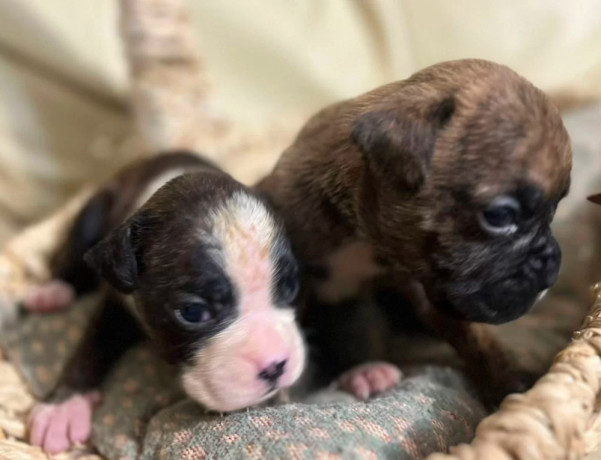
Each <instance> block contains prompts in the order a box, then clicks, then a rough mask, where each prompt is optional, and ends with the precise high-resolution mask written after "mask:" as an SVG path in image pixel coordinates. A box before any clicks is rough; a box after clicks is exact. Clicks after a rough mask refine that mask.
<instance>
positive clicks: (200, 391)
mask: <svg viewBox="0 0 601 460" xmlns="http://www.w3.org/2000/svg"><path fill="white" fill-rule="evenodd" d="M174 176H177V177H175V178H174ZM165 180H168V182H167V183H166V184H165V185H162V183H163V182H164V181H165ZM161 185H162V186H161ZM159 186H160V188H159ZM157 188H158V191H156V193H153V192H154V190H156V189H157ZM148 195H151V196H150V198H149V199H148V200H147V201H146V200H145V198H146V196H148ZM141 202H144V203H143V204H142V206H141V207H140V208H139V209H136V207H137V206H138V205H139V204H141ZM100 204H102V205H100ZM124 215H129V217H127V218H126V219H125V221H124V222H120V223H119V224H118V225H117V226H116V227H115V226H114V225H113V222H115V221H122V220H123V218H122V216H124ZM92 224H95V225H92ZM106 227H115V228H113V229H112V230H110V231H109V232H108V235H106V236H105V237H104V238H101V241H100V242H98V243H96V244H93V247H92V248H91V249H90V250H89V251H87V253H86V254H85V256H84V258H85V261H86V262H87V263H88V264H89V266H91V267H92V268H93V270H94V271H96V272H97V273H99V274H100V276H101V277H102V278H103V279H104V280H106V281H108V283H109V284H110V285H111V286H112V287H113V288H114V289H115V290H116V291H118V293H119V295H120V296H121V297H123V298H124V300H125V302H124V303H123V305H124V306H125V309H124V310H123V309H122V310H120V311H119V309H118V308H117V307H116V306H115V305H114V304H115V302H112V304H111V305H110V306H107V307H105V309H104V313H100V316H99V318H98V320H97V321H96V322H95V324H94V326H93V327H92V328H90V331H89V333H88V334H87V335H86V340H85V341H84V344H83V345H82V351H79V350H78V353H76V355H75V357H74V358H73V360H74V362H72V363H71V365H70V366H69V369H67V373H66V375H65V376H64V378H63V381H62V385H61V387H62V388H61V390H60V393H62V401H61V402H60V403H59V404H52V405H46V409H45V410H41V411H40V410H38V411H35V412H34V418H33V423H32V431H31V434H32V441H33V442H34V444H38V445H42V446H44V447H45V448H46V449H47V450H49V451H51V452H56V451H60V450H63V449H65V448H67V447H68V445H69V444H70V443H72V442H77V441H81V440H82V439H73V438H70V437H69V436H70V434H69V433H70V431H69V428H68V427H69V425H70V424H78V423H79V424H81V419H82V417H84V418H85V414H91V408H90V405H91V404H92V403H91V402H90V403H89V404H87V408H86V409H85V411H84V412H85V414H83V413H82V410H81V409H80V410H77V409H72V408H71V409H69V408H70V407H71V406H74V404H73V401H74V396H73V395H74V394H78V395H81V394H82V393H84V394H88V393H87V392H89V391H90V390H92V389H93V388H95V387H96V386H97V385H98V384H99V383H100V380H101V379H102V376H103V375H104V374H105V373H106V370H107V369H108V368H110V364H111V363H112V362H113V361H114V359H115V358H116V357H117V356H119V355H120V354H121V353H122V352H123V350H124V349H125V348H127V346H128V345H129V343H128V342H129V341H131V337H133V336H135V333H133V332H132V330H131V327H132V325H136V324H138V325H141V326H142V327H141V328H142V329H143V331H144V332H145V333H146V335H147V336H148V337H149V338H150V339H151V341H152V343H153V344H154V345H155V348H156V349H157V350H158V351H159V353H160V354H161V355H162V356H163V357H164V358H166V359H167V360H168V361H169V362H171V363H173V364H175V365H177V366H178V368H179V369H180V372H181V380H182V384H183V388H184V390H185V391H186V393H187V394H188V395H189V396H190V397H191V398H192V399H194V400H196V401H198V402H199V403H200V404H202V405H203V406H205V407H206V408H208V409H211V410H214V411H221V412H226V411H234V410H237V409H242V408H245V407H249V406H252V405H256V404H258V403H260V402H262V401H265V400H267V399H269V398H271V397H272V396H274V395H275V393H276V392H277V391H278V390H280V389H283V388H287V387H289V386H291V385H292V384H293V383H294V382H295V381H296V380H297V379H298V377H299V376H300V374H301V372H302V370H303V367H304V362H305V349H304V344H303V340H302V338H301V334H300V332H299V329H298V327H297V325H296V322H295V312H294V309H293V308H292V306H291V305H292V304H293V302H294V300H295V297H296V294H297V291H298V281H297V278H298V273H297V271H298V269H297V266H296V261H295V259H294V257H293V255H292V252H291V250H290V247H289V244H288V241H287V239H286V237H285V235H284V233H283V229H282V227H281V225H280V224H279V222H278V221H277V220H276V218H275V216H274V215H273V214H272V213H271V212H270V211H269V210H268V209H267V207H266V206H265V204H264V203H263V202H262V201H261V200H260V199H259V198H258V197H257V196H256V195H255V194H253V193H252V192H251V191H249V190H248V189H246V188H245V187H244V186H242V185H241V184H239V183H238V182H236V181H234V180H233V179H232V178H231V177H230V176H228V175H226V174H224V173H223V172H221V171H219V170H218V169H216V168H215V167H213V166H211V165H209V164H207V163H206V162H204V161H202V160H200V159H198V157H196V156H193V155H189V154H181V153H180V154H170V155H163V156H160V157H156V158H153V159H151V160H147V161H146V162H144V163H142V164H139V165H136V166H134V167H132V168H130V169H129V170H127V171H125V172H124V173H123V174H121V175H120V176H119V177H118V178H116V179H115V180H114V181H113V182H112V183H111V184H109V185H108V186H107V187H105V188H103V189H102V190H101V191H100V192H99V193H98V194H97V195H96V196H95V197H94V198H92V200H91V201H90V203H89V204H88V206H87V207H86V208H84V210H83V211H82V213H81V215H80V218H79V219H78V220H77V221H76V223H75V226H74V228H73V231H72V232H71V234H70V237H69V241H68V242H67V245H68V246H70V247H69V248H67V249H66V251H65V253H66V254H69V256H68V257H66V259H65V258H63V260H62V261H61V262H59V263H57V267H60V268H59V269H58V271H57V276H58V277H59V278H60V279H62V280H63V281H64V282H66V283H68V284H70V285H72V286H73V287H74V288H75V290H76V291H79V292H80V293H81V292H82V291H83V290H87V289H90V287H91V285H90V284H89V282H88V284H87V285H82V284H80V285H79V286H78V285H77V284H76V283H74V281H75V278H74V277H73V276H62V277H61V274H63V275H69V274H73V273H75V272H79V273H78V277H79V278H81V277H82V273H81V271H82V270H83V268H82V265H81V263H80V261H78V260H76V259H77V257H74V256H76V255H77V254H81V252H82V250H83V251H85V250H86V249H87V248H86V246H87V245H88V244H87V243H89V242H90V241H93V240H95V239H98V236H99V235H98V229H104V228H106ZM84 243H85V244H84ZM66 262H67V263H66ZM77 264H79V269H77V267H76V265H77ZM88 275H89V273H88ZM88 278H89V276H88ZM82 286H83V288H82ZM55 287H56V284H55V285H54V288H55ZM40 289H44V288H43V287H42V288H40ZM57 298H58V297H57ZM109 303H110V302H109ZM60 306H61V305H56V307H60ZM30 307H31V305H30ZM125 310H129V312H133V317H135V319H136V321H133V320H129V319H127V315H128V314H129V312H126V311H125ZM107 342H110V343H108V345H107ZM90 362H95V363H98V364H97V365H93V366H90ZM84 363H85V364H84ZM65 393H66V395H67V396H68V397H67V398H66V399H65V398H64V396H65ZM76 398H79V399H77V400H78V401H80V404H79V406H77V405H75V406H74V407H81V406H82V404H81V396H77V397H76ZM84 400H90V401H91V400H92V398H87V399H86V398H84ZM84 406H86V404H84ZM65 408H67V409H68V410H67V413H68V414H69V423H67V424H66V427H65V429H64V430H63V433H62V434H60V435H58V436H56V435H55V434H56V431H57V430H56V425H57V424H58V423H59V422H60V420H58V419H59V418H60V416H59V415H60V414H59V413H61V411H62V413H63V414H64V412H65ZM36 414H37V416H36ZM57 414H58V415H57ZM82 414H83V415H82ZM88 418H89V417H88ZM86 423H87V424H88V425H89V421H88V422H86ZM63 425H64V424H63ZM85 435H86V436H85V437H87V436H88V435H89V431H88V432H87V433H85ZM79 438H81V436H79Z"/></svg>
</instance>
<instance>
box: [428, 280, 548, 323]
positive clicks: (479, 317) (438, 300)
mask: <svg viewBox="0 0 601 460" xmlns="http://www.w3.org/2000/svg"><path fill="white" fill-rule="evenodd" d="M543 293H544V292H540V291H536V290H534V289H528V288H524V287H523V286H520V284H519V283H516V282H514V281H513V280H509V281H506V282H501V283H498V284H495V285H493V286H486V285H485V286H483V287H482V288H481V289H479V290H477V291H476V292H473V291H472V290H471V289H469V290H468V289H466V287H465V286H461V285H450V286H447V287H446V289H443V292H438V293H436V294H434V295H433V297H432V304H433V305H434V307H435V308H437V309H439V310H441V311H443V312H444V313H446V314H448V315H450V316H452V317H455V318H457V319H460V320H463V321H471V322H476V323H488V324H503V323H507V322H509V321H513V320H516V319H518V318H520V317H521V316H523V315H525V314H526V313H528V311H529V310H530V309H531V308H532V307H533V306H534V304H535V303H536V302H537V301H538V300H539V298H540V296H541V295H542V294H543Z"/></svg>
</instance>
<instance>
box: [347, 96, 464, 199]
mask: <svg viewBox="0 0 601 460" xmlns="http://www.w3.org/2000/svg"><path fill="white" fill-rule="evenodd" d="M454 111H455V100H454V99H453V97H452V96H450V97H446V98H444V99H442V100H438V101H436V102H435V103H433V104H431V105H430V106H429V107H427V108H426V110H417V109H415V108H413V109H412V110H409V109H405V110H404V109H403V108H402V107H395V108H391V109H384V110H378V111H374V112H368V113H365V114H363V115H361V116H359V117H358V118H357V120H356V121H355V124H354V126H353V129H352V133H351V137H352V140H353V142H354V143H355V144H357V146H358V147H359V150H360V151H361V153H363V155H364V157H365V161H366V162H367V167H368V169H369V171H370V172H371V174H372V175H373V176H374V178H375V179H376V180H379V181H385V182H386V183H389V184H390V185H391V186H393V187H394V188H395V189H398V190H399V191H401V192H405V193H415V192H417V191H418V190H419V189H420V188H421V186H422V185H423V183H424V181H425V179H426V175H427V173H428V170H429V168H430V162H431V159H432V155H433V153H434V144H435V143H436V136H437V134H438V131H439V130H440V129H442V128H443V127H444V126H445V125H446V123H447V122H448V121H449V119H450V118H451V116H452V115H453V112H454Z"/></svg>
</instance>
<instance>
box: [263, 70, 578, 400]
mask: <svg viewBox="0 0 601 460" xmlns="http://www.w3.org/2000/svg"><path fill="white" fill-rule="evenodd" d="M571 157H572V154H571V148H570V141H569V138H568V134H567V133H566V130H565V128H564V126H563V124H562V121H561V118H560V116H559V113H558V111H557V110H556V108H555V107H554V106H553V105H552V104H551V103H550V102H549V100H548V99H547V97H546V96H545V95H544V94H543V93H542V92H541V91H540V90H538V89H537V88H535V87H534V86H533V85H532V84H530V83H529V82H528V81H526V80H525V79H524V78H522V77H520V76H519V75H517V74H516V73H515V72H513V71H512V70H510V69H509V68H507V67H504V66H501V65H497V64H494V63H491V62H486V61H481V60H462V61H454V62H445V63H442V64H438V65H435V66H432V67H429V68H427V69H425V70H422V71H420V72H418V73H416V74H415V75H413V76H411V77H410V78H409V79H407V80H404V81H399V82H396V83H392V84H389V85H386V86H383V87H380V88H378V89H375V90H373V91H371V92H369V93H367V94H364V95H362V96H359V97H356V98H354V99H350V100H347V101H344V102H340V103H338V104H334V105H332V106H330V107H328V108H326V109H324V110H322V111H321V112H319V113H318V114H317V115H315V116H314V117H313V118H312V119H310V120H309V122H308V123H307V124H306V125H305V126H304V127H303V128H302V130H301V132H300V134H299V135H298V137H297V138H296V140H295V141H294V143H293V144H292V145H291V146H290V147H289V148H288V149H287V150H286V151H285V152H284V154H283V155H282V157H281V158H280V160H279V162H278V163H277V165H276V166H275V168H274V170H273V171H272V173H271V174H270V175H269V176H267V177H266V178H265V179H264V180H263V181H262V182H261V183H260V184H259V186H258V187H259V189H260V190H261V191H262V192H263V193H264V194H265V196H267V197H268V199H269V200H270V201H271V203H272V204H273V205H274V207H275V208H276V209H277V211H278V212H279V213H280V214H281V215H282V216H283V217H284V220H285V223H286V227H287V230H288V232H289V234H290V236H291V240H292V242H293V249H294V250H295V252H296V253H297V255H298V256H299V257H300V258H301V260H302V262H303V264H304V266H305V273H304V274H305V277H306V279H307V282H308V283H307V288H308V297H309V298H310V299H311V300H310V301H309V304H308V307H307V308H308V311H307V312H306V318H307V321H308V322H309V324H308V327H309V328H310V329H312V330H316V331H318V334H317V336H318V337H321V340H320V341H319V346H320V347H322V355H326V356H327V357H328V358H329V359H330V363H329V365H330V366H332V358H336V357H335V356H332V355H333V354H335V351H334V348H333V347H330V348H327V347H328V345H333V344H332V343H331V340H330V339H331V337H332V333H331V329H329V330H326V331H322V334H321V335H320V334H319V330H320V324H321V325H323V324H324V318H325V319H327V318H328V317H329V316H331V315H332V314H334V312H335V311H340V309H338V310H336V309H335V308H334V305H336V304H337V305H340V304H341V303H345V302H346V303H348V302H351V301H352V299H354V298H355V297H357V296H358V295H359V294H360V293H361V291H362V290H363V291H364V290H365V289H368V290H369V289H373V282H374V280H383V279H386V280H387V283H389V284H390V283H392V284H393V286H395V287H396V288H397V289H398V290H399V291H402V293H403V298H404V299H406V301H405V302H403V303H400V304H399V308H408V306H407V303H409V304H411V307H412V308H414V309H416V310H417V312H418V315H419V317H420V318H421V320H422V321H424V322H425V323H427V324H428V325H430V326H433V327H434V328H435V329H436V330H437V331H438V332H439V333H440V334H441V335H442V336H443V337H444V338H445V339H447V340H448V341H449V342H450V343H451V344H452V345H454V347H455V348H456V350H457V352H458V353H459V354H460V355H461V356H463V357H464V358H465V360H466V361H467V364H468V365H469V367H470V369H471V370H472V372H473V373H474V375H476V376H478V377H479V378H484V379H485V380H487V381H486V382H485V383H483V385H482V386H485V387H488V388H490V389H492V390H495V391H493V393H494V397H496V398H497V399H498V398H499V397H501V396H503V395H505V394H506V393H507V391H510V390H514V389H521V388H522V382H521V378H520V375H521V373H520V371H519V370H518V369H516V366H515V364H514V363H513V361H512V358H511V357H509V356H507V354H506V353H504V351H503V350H501V349H500V348H499V347H498V346H497V344H496V343H495V342H494V341H493V340H492V337H491V335H490V334H488V333H487V331H486V328H485V327H484V325H482V324H479V323H491V324H500V323H504V322H507V321H511V320H514V319H516V318H518V317H520V316H521V315H523V314H525V313H526V312H527V311H528V309H529V308H530V307H531V306H532V305H533V304H534V302H535V301H536V299H537V297H538V296H540V295H541V293H542V292H543V291H545V290H546V289H547V288H549V287H550V286H551V285H553V283H554V282H555V280H556V278H557V275H558V270H559V265H560V258H561V255H560V249H559V247H558V245H557V242H556V241H555V239H554V237H553V235H552V234H551V229H550V224H551V221H552V219H553V216H554V213H555V210H556V208H557V204H558V203H559V201H560V200H561V199H562V198H563V197H564V196H565V195H566V193H567V192H568V188H569V184H570V170H571ZM345 305H346V304H345ZM345 308H346V307H345ZM349 308H350V307H349ZM343 316H344V314H343V315H339V316H337V318H338V320H339V321H343V320H344V317H343ZM316 319H318V320H316ZM312 320H314V321H312ZM326 323H327V324H328V327H329V328H331V327H332V326H333V325H335V324H336V320H335V319H331V320H330V321H327V322H326ZM334 345H335V344H334ZM324 350H327V351H324ZM334 362H335V363H336V364H337V365H338V370H341V368H343V367H348V366H349V365H350V364H353V363H350V362H340V361H338V362H336V360H335V359H334ZM392 370H393V368H391V367H390V366H388V365H382V364H377V365H374V366H367V367H363V368H361V369H359V371H358V372H354V373H351V375H350V376H349V375H347V376H346V377H345V378H344V379H343V383H344V384H345V386H346V387H347V388H349V389H350V390H351V391H353V392H355V393H357V394H359V395H361V396H366V395H369V394H370V393H375V392H378V391H380V390H382V389H386V388H388V387H390V386H391V385H393V384H394V383H395V382H396V380H397V379H398V373H394V372H392Z"/></svg>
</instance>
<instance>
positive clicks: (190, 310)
mask: <svg viewBox="0 0 601 460" xmlns="http://www.w3.org/2000/svg"><path fill="white" fill-rule="evenodd" d="M175 316H176V318H177V319H178V320H179V321H180V322H181V323H183V324H184V325H197V324H203V323H206V322H209V321H211V320H212V319H213V313H212V311H211V308H210V307H209V305H208V304H207V303H205V302H200V301H199V302H193V303H188V304H185V305H183V306H182V307H180V308H178V309H177V310H175Z"/></svg>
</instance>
